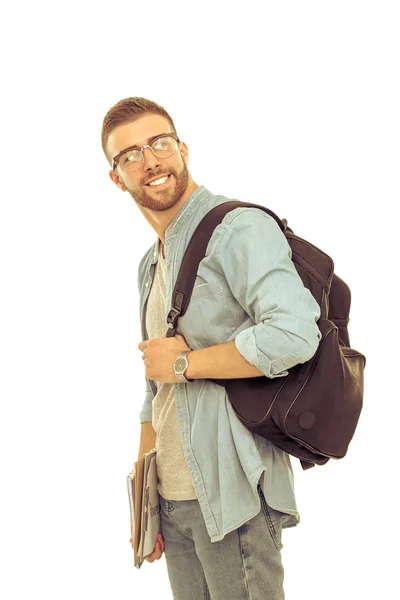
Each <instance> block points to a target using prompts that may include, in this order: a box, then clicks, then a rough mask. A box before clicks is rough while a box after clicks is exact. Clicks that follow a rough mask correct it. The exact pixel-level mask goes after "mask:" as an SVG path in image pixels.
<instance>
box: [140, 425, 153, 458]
mask: <svg viewBox="0 0 400 600" xmlns="http://www.w3.org/2000/svg"><path fill="white" fill-rule="evenodd" d="M155 444H156V432H155V431H154V429H153V426H152V424H151V422H150V421H146V422H145V423H142V428H141V432H140V445H139V454H138V460H140V459H141V458H143V455H144V454H146V452H150V450H153V448H154V446H155Z"/></svg>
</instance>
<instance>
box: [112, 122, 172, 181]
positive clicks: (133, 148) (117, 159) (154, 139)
mask: <svg viewBox="0 0 400 600" xmlns="http://www.w3.org/2000/svg"><path fill="white" fill-rule="evenodd" d="M163 137H172V138H173V139H174V140H175V141H176V142H178V144H180V143H181V140H180V139H179V138H178V136H177V135H176V131H171V132H169V133H160V134H159V135H155V136H154V137H152V138H150V139H149V143H148V144H146V145H145V146H129V147H128V148H125V149H124V150H121V152H120V153H119V154H117V155H116V156H114V158H113V171H115V169H116V168H117V166H118V161H119V159H120V158H121V156H122V155H123V154H125V152H128V151H129V150H140V153H141V155H142V165H143V163H144V152H143V150H144V149H145V148H149V149H150V150H151V151H152V153H153V154H154V156H155V157H156V158H160V157H159V156H157V155H156V154H155V152H154V150H153V148H152V147H151V144H153V143H154V142H155V141H156V140H158V139H160V138H163ZM174 154H175V152H173V154H171V156H173V155H174ZM166 158H169V156H167V157H166ZM121 168H122V167H121ZM141 168H142V166H140V167H139V168H138V169H135V171H139V169H141ZM135 171H131V173H134V172H135Z"/></svg>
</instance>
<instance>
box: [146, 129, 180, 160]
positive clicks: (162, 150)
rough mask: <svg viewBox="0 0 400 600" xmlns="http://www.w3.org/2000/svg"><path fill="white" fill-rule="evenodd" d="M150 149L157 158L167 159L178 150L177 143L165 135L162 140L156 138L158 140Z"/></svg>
mask: <svg viewBox="0 0 400 600" xmlns="http://www.w3.org/2000/svg"><path fill="white" fill-rule="evenodd" d="M151 149H152V150H153V152H154V154H155V155H156V156H158V158H168V157H169V156H172V155H173V154H174V153H175V152H176V151H177V149H178V144H177V141H176V140H175V139H174V138H173V137H171V136H169V135H167V136H165V137H162V138H158V140H154V142H153V143H152V144H151Z"/></svg>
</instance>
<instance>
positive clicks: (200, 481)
mask: <svg viewBox="0 0 400 600" xmlns="http://www.w3.org/2000/svg"><path fill="white" fill-rule="evenodd" d="M228 200H229V198H226V197H225V196H216V195H214V194H212V193H211V192H209V191H208V190H207V189H206V188H205V187H204V186H199V187H198V188H196V189H195V190H194V192H193V193H192V194H191V195H190V196H189V198H188V199H187V201H186V202H185V204H184V205H183V206H182V207H181V209H180V211H179V212H178V213H177V215H176V216H175V218H174V219H173V221H172V222H171V223H170V225H169V226H168V229H167V230H166V236H165V247H166V260H167V263H166V266H167V295H166V309H165V310H166V314H165V318H167V314H168V312H169V310H170V308H171V297H172V292H173V288H174V285H175V281H176V278H177V275H178V272H179V267H180V264H181V261H182V258H183V255H184V253H185V250H186V247H187V245H188V243H189V241H190V238H191V236H192V234H193V232H194V230H195V229H196V227H197V225H198V224H199V222H200V221H201V219H202V218H203V217H204V216H205V214H206V213H207V212H208V211H209V210H211V209H212V208H213V207H214V206H217V205H218V204H221V203H223V202H227V201H228ZM158 245H159V238H157V240H156V242H155V244H154V245H153V246H152V247H151V248H150V249H149V250H148V251H147V252H146V254H145V256H144V257H143V259H142V260H141V262H140V265H139V276H138V284H139V294H140V317H141V324H142V336H143V340H147V339H148V336H147V332H146V326H145V310H146V301H147V298H148V295H149V291H150V288H151V284H152V280H153V277H154V270H155V264H156V263H157V260H158ZM319 315H320V308H319V305H318V303H317V302H316V301H315V300H314V297H313V296H312V294H311V292H310V291H309V290H308V289H307V288H305V287H304V285H303V283H302V281H301V279H300V277H299V275H298V273H297V271H296V268H295V266H294V264H293V262H292V260H291V249H290V246H289V244H288V242H287V240H286V238H285V236H284V234H283V233H282V232H281V230H280V228H279V226H278V225H277V223H276V222H275V220H274V219H273V218H272V217H270V216H269V215H267V214H266V213H264V212H263V211H262V210H259V209H256V208H237V209H235V210H233V211H231V212H230V213H228V214H227V215H226V216H225V218H224V220H223V221H222V223H221V224H220V225H218V226H217V227H216V229H215V231H214V233H213V235H212V237H211V240H210V242H209V244H208V247H207V252H206V256H205V258H204V259H203V260H202V261H201V263H200V266H199V270H198V274H197V279H196V281H195V287H194V289H193V295H192V298H191V301H190V304H189V307H188V310H187V312H186V314H185V315H184V316H183V317H181V318H180V319H179V322H178V328H177V333H179V334H181V335H183V336H184V337H185V339H186V342H187V344H188V345H189V347H190V348H192V349H193V350H198V349H201V348H206V347H208V346H213V345H215V344H222V343H224V342H228V341H230V340H233V339H234V340H235V343H236V347H237V349H238V351H239V352H240V354H242V356H243V357H244V358H245V359H246V360H247V361H248V362H249V363H251V364H252V365H254V366H255V367H257V368H258V369H259V370H260V371H262V372H263V373H265V375H266V376H267V377H270V378H273V377H281V376H284V375H286V374H287V369H290V368H291V367H293V366H294V365H296V364H298V363H303V362H306V361H307V360H309V359H310V358H311V357H312V356H313V355H314V353H315V351H316V349H317V347H318V344H319V339H320V332H319V329H318V326H317V324H316V322H317V320H318V318H319ZM165 329H166V330H167V322H166V325H165ZM232 375H234V374H233V373H232ZM146 385H147V387H146V396H145V400H144V404H143V407H142V409H141V412H140V417H139V418H140V422H141V423H143V422H145V421H151V420H152V401H153V398H154V396H155V395H156V392H157V388H156V385H155V383H154V381H151V380H149V379H147V378H146ZM175 401H176V410H177V418H178V422H179V426H180V431H181V436H182V443H183V451H184V455H185V458H186V462H187V466H188V469H189V472H190V474H191V477H192V481H193V486H194V488H195V490H196V494H197V498H198V501H199V505H200V508H201V510H202V513H203V517H204V521H205V524H206V527H207V531H208V533H209V535H210V539H211V541H212V542H216V541H219V540H221V539H222V538H223V537H224V536H225V535H226V534H227V533H229V532H230V531H232V530H234V529H236V528H238V527H239V526H241V525H242V524H243V523H245V522H246V521H248V520H250V519H251V518H253V517H254V516H255V515H256V514H257V513H258V512H259V510H260V501H259V496H258V491H257V484H258V482H259V480H260V477H261V482H260V483H261V486H262V489H263V492H264V496H265V498H266V500H267V502H268V504H269V505H270V506H272V507H273V508H275V509H276V510H279V511H281V512H283V513H287V515H288V516H287V519H286V520H285V522H284V525H283V526H284V527H291V526H293V525H296V524H297V523H298V522H299V519H300V517H299V513H298V511H297V507H296V499H295V494H294V482H293V471H292V466H291V463H290V457H289V455H288V454H286V453H285V452H283V451H282V450H280V449H279V448H277V447H276V446H274V445H273V444H271V443H270V442H269V441H267V440H265V439H264V438H262V437H260V436H258V435H257V434H253V433H252V432H250V431H249V430H248V429H246V427H245V426H244V425H243V424H242V423H241V422H240V420H239V419H238V417H237V416H236V413H235V412H234V410H233V408H232V405H231V404H230V402H229V399H228V396H227V394H226V392H225V389H224V388H223V387H221V386H219V385H217V384H215V383H213V382H211V381H209V380H207V379H196V380H194V381H193V382H192V383H188V384H186V383H177V384H175Z"/></svg>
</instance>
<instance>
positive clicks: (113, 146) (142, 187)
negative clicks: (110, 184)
mask: <svg viewBox="0 0 400 600" xmlns="http://www.w3.org/2000/svg"><path fill="white" fill-rule="evenodd" d="M170 131H171V132H172V128H171V126H170V124H169V122H168V120H167V119H166V118H165V117H162V116H161V115H154V114H148V115H145V116H143V117H141V118H140V119H138V120H137V121H135V122H134V123H128V124H127V125H120V126H119V127H116V128H115V129H114V130H113V131H112V132H111V134H110V136H109V138H108V144H107V150H108V155H109V156H111V158H112V157H113V156H116V155H117V154H118V153H119V152H121V151H122V150H124V149H125V148H129V147H130V146H139V147H141V146H144V145H146V144H148V143H149V140H150V138H152V137H154V136H156V135H160V134H162V133H169V132H170ZM143 152H144V162H143V163H142V166H141V167H140V169H138V170H137V171H131V172H127V171H123V170H122V169H121V167H120V166H117V167H116V169H115V171H111V172H110V177H111V179H112V180H113V181H114V183H115V184H116V185H118V186H119V187H120V188H121V189H122V190H123V191H125V190H128V192H129V194H130V195H131V196H132V198H133V199H134V200H135V202H137V203H138V204H140V206H142V207H143V208H147V209H149V210H153V211H157V212H158V211H164V210H168V209H170V208H172V207H173V206H175V204H177V202H179V200H180V199H181V198H182V196H183V194H184V193H185V191H186V189H187V187H188V183H189V180H190V179H191V178H190V174H189V171H188V169H187V164H186V163H187V158H188V152H187V147H186V144H184V143H183V142H181V143H180V144H179V145H178V149H177V151H176V152H175V154H173V155H172V156H170V157H169V158H158V157H156V156H155V155H154V154H153V152H152V151H151V150H150V148H145V149H144V150H143ZM165 176H168V179H167V181H166V182H165V183H162V184H161V185H155V186H151V185H149V182H150V181H155V180H157V179H160V178H162V177H165Z"/></svg>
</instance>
